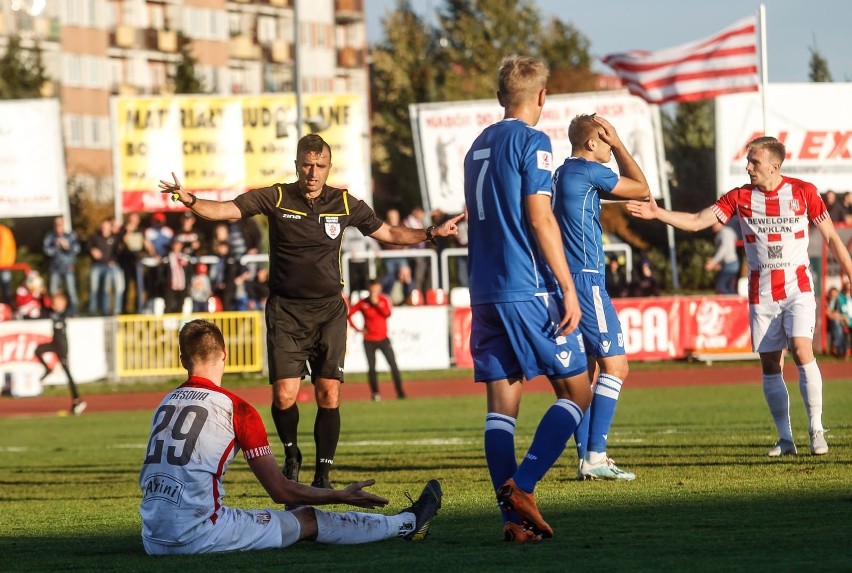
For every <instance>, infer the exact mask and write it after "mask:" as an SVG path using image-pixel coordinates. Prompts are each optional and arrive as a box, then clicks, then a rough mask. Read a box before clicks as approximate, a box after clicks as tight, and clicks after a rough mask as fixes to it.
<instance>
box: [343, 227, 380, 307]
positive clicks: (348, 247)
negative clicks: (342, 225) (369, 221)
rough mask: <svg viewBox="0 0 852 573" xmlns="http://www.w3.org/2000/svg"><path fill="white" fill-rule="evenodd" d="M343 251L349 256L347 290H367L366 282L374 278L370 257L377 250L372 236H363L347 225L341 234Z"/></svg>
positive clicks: (376, 244) (377, 247) (377, 246)
mask: <svg viewBox="0 0 852 573" xmlns="http://www.w3.org/2000/svg"><path fill="white" fill-rule="evenodd" d="M342 245H343V252H344V253H350V257H349V291H350V292H358V291H362V290H367V283H368V282H369V281H370V280H371V279H373V278H374V276H373V275H374V272H375V271H374V269H371V268H370V258H371V257H372V256H373V255H375V253H376V252H377V251H378V250H379V245H378V243H377V242H376V240H375V239H374V238H372V237H365V236H364V235H363V234H362V233H361V231H359V230H358V229H357V228H355V227H348V228H347V229H346V231H345V232H344V234H343V243H342Z"/></svg>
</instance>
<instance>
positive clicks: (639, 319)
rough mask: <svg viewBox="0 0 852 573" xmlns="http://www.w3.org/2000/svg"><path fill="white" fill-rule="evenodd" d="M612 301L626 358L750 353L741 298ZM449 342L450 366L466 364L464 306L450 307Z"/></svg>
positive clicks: (467, 345) (468, 362) (467, 317)
mask: <svg viewBox="0 0 852 573" xmlns="http://www.w3.org/2000/svg"><path fill="white" fill-rule="evenodd" d="M613 304H614V305H615V310H616V312H618V318H619V319H620V320H621V329H622V331H623V332H624V346H625V349H626V350H627V355H628V356H629V357H630V359H631V360H667V359H672V358H686V357H687V356H689V355H691V354H714V353H716V354H721V353H724V354H727V355H731V354H739V353H741V354H744V355H745V354H749V353H750V352H751V338H750V330H749V326H748V302H747V300H746V299H745V298H743V297H734V296H690V297H653V298H620V299H614V300H613ZM452 346H453V357H454V359H455V362H456V365H457V366H459V367H463V368H470V367H471V366H472V365H473V362H472V360H471V357H470V308H466V307H465V308H455V309H453V323H452Z"/></svg>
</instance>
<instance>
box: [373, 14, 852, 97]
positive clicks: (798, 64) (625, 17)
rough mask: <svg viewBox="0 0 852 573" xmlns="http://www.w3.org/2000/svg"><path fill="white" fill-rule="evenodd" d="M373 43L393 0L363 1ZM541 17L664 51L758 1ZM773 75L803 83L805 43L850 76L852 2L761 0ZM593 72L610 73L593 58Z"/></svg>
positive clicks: (611, 47) (608, 46)
mask: <svg viewBox="0 0 852 573" xmlns="http://www.w3.org/2000/svg"><path fill="white" fill-rule="evenodd" d="M364 4H365V9H366V18H367V34H368V38H369V41H370V42H371V43H374V42H377V41H380V40H381V39H382V38H383V35H384V32H383V29H382V26H381V20H382V18H383V17H384V15H385V14H386V13H387V12H388V11H390V10H393V9H394V8H395V7H396V0H366V1H365V2H364ZM411 4H412V6H413V7H414V9H415V10H416V11H418V12H419V13H420V14H422V15H433V14H434V13H435V11H436V9H437V7H440V6H443V2H442V1H441V0H411ZM536 4H537V5H538V7H539V9H540V11H541V12H542V14H544V15H545V16H549V15H558V16H559V17H560V19H562V20H564V21H568V22H571V23H573V24H574V25H575V26H576V27H577V28H578V29H579V30H580V31H581V32H583V33H584V34H585V35H586V36H587V37H588V38H589V40H590V41H591V52H592V55H593V56H596V57H598V58H600V57H601V56H603V55H606V54H609V53H612V52H623V51H627V50H636V49H643V50H661V49H664V48H671V47H674V46H677V45H680V44H683V43H687V42H691V41H695V40H700V39H702V38H705V37H707V36H710V35H712V34H714V33H715V32H718V31H719V30H721V29H723V28H725V27H727V26H728V25H730V24H733V23H734V22H736V21H737V20H740V19H741V18H745V17H747V16H749V15H750V14H757V11H758V8H759V6H760V3H759V2H749V1H743V0H710V1H707V0H700V1H694V0H608V1H606V2H588V1H586V2H578V1H576V0H574V1H570V0H537V1H536ZM763 4H764V5H765V6H766V34H767V47H768V51H767V53H768V55H769V65H768V66H767V68H768V71H769V81H770V82H776V83H780V82H807V81H808V62H809V60H810V48H811V47H812V46H814V43H816V47H817V50H818V51H819V52H820V53H821V54H822V56H823V57H824V58H826V60H828V66H829V69H830V70H831V73H832V76H833V77H834V81H838V82H839V81H852V2H850V1H849V0H765V1H764V2H763ZM595 68H596V69H597V70H598V71H603V72H610V70H609V68H607V67H606V66H605V65H603V64H601V63H600V62H598V63H597V64H596V66H595Z"/></svg>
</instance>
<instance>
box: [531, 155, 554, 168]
mask: <svg viewBox="0 0 852 573" xmlns="http://www.w3.org/2000/svg"><path fill="white" fill-rule="evenodd" d="M535 156H536V159H537V163H538V168H539V169H546V170H548V171H553V154H552V153H550V152H549V151H542V150H538V151H536V152H535Z"/></svg>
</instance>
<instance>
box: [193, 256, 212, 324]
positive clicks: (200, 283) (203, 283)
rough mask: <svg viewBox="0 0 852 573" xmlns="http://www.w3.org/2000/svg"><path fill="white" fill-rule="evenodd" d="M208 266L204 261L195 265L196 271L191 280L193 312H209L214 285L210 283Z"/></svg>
mask: <svg viewBox="0 0 852 573" xmlns="http://www.w3.org/2000/svg"><path fill="white" fill-rule="evenodd" d="M207 273H208V267H207V265H205V264H204V263H198V264H197V265H195V272H194V273H193V275H192V278H191V279H190V280H189V298H191V299H192V312H209V311H210V297H212V296H213V285H211V284H210V276H209V275H208V274H207Z"/></svg>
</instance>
